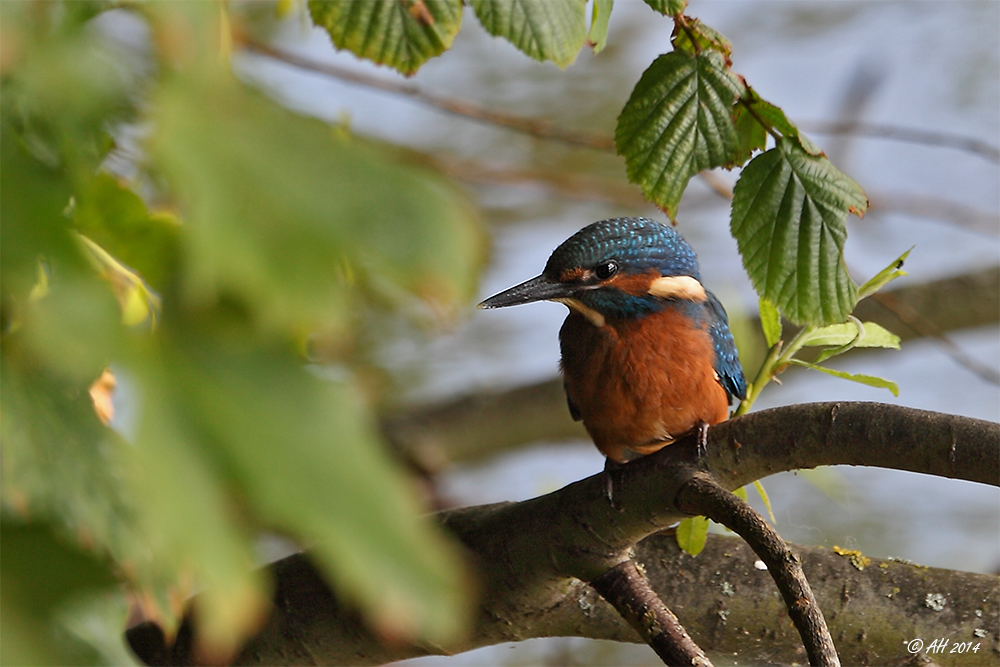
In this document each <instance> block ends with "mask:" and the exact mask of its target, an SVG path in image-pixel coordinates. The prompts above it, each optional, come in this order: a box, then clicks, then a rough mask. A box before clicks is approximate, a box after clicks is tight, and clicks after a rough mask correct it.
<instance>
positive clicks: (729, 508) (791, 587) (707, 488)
mask: <svg viewBox="0 0 1000 667" xmlns="http://www.w3.org/2000/svg"><path fill="white" fill-rule="evenodd" d="M676 502H677V507H678V509H681V510H683V511H685V512H688V513H690V514H702V515H705V516H707V517H708V518H710V519H712V520H713V521H715V522H717V523H721V524H722V525H724V526H726V527H727V528H729V529H730V530H732V531H734V532H736V533H737V534H739V536H740V537H742V538H743V539H744V540H746V541H747V544H749V545H750V548H752V549H753V550H754V553H756V554H757V555H758V556H759V557H760V559H761V560H763V561H764V564H765V565H767V571H768V573H769V574H770V575H771V577H772V578H773V579H774V583H775V584H777V586H778V590H780V591H781V596H782V597H783V598H784V599H785V605H786V606H787V607H788V615H789V616H790V617H791V619H792V622H793V623H795V627H796V628H797V629H798V631H799V635H801V637H802V643H803V644H804V645H805V648H806V654H807V655H808V656H809V664H811V665H824V666H829V667H839V665H840V659H839V658H838V657H837V650H836V648H835V647H834V645H833V638H832V637H831V636H830V630H829V629H828V628H827V627H826V619H824V618H823V612H822V611H820V608H819V605H818V604H817V602H816V597H815V596H814V595H813V592H812V588H811V587H810V586H809V582H808V581H807V580H806V577H805V574H803V572H802V564H801V562H800V561H799V558H798V556H796V555H795V553H794V552H792V550H791V549H789V548H788V545H787V544H785V541H784V540H782V539H781V537H780V536H779V535H778V533H777V532H775V531H774V529H773V528H771V526H770V525H768V523H767V522H766V521H765V520H764V517H762V516H761V515H760V514H758V513H757V512H756V511H755V510H754V509H753V508H752V507H750V505H748V504H747V503H745V502H744V501H742V500H740V499H739V498H738V497H736V496H735V495H733V494H732V493H730V492H729V491H727V490H726V489H724V488H722V487H721V486H719V484H718V483H717V482H715V480H713V479H712V478H710V477H708V476H706V475H698V476H696V477H695V478H694V479H692V480H691V481H690V482H688V483H687V484H685V485H684V486H683V487H682V488H681V490H680V492H678V494H677V501H676Z"/></svg>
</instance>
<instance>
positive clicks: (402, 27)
mask: <svg viewBox="0 0 1000 667" xmlns="http://www.w3.org/2000/svg"><path fill="white" fill-rule="evenodd" d="M309 13H310V14H311V15H312V19H313V22H315V24H316V25H317V26H319V27H321V28H325V29H326V31H327V32H328V33H329V34H330V39H331V40H332V41H333V44H334V46H336V47H337V48H338V49H347V50H348V51H351V52H352V53H354V54H356V55H358V56H360V57H362V58H367V59H368V60H371V61H372V62H375V63H378V64H379V65H388V66H389V67H392V68H393V69H396V70H399V71H400V72H402V73H403V74H406V75H407V76H409V75H411V74H413V73H415V72H416V71H417V70H418V69H419V68H420V66H421V65H423V64H424V63H425V62H427V61H428V60H429V59H431V58H433V57H434V56H437V55H440V54H442V53H444V52H445V51H447V50H448V49H449V48H451V43H452V41H454V39H455V35H456V34H458V29H459V28H460V27H461V25H462V1H461V0H404V1H400V0H309Z"/></svg>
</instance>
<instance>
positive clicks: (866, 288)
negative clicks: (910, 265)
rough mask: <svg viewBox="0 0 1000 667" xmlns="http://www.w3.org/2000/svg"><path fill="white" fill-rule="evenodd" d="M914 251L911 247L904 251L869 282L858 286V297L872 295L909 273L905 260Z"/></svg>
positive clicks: (862, 297)
mask: <svg viewBox="0 0 1000 667" xmlns="http://www.w3.org/2000/svg"><path fill="white" fill-rule="evenodd" d="M912 251H913V248H910V249H909V250H907V251H906V252H904V253H903V254H902V255H900V256H899V257H897V258H896V259H895V260H893V262H892V264H890V265H889V266H887V267H885V268H884V269H882V270H881V271H879V272H878V273H876V274H875V275H874V276H873V277H872V278H871V279H870V280H869V281H868V282H866V283H865V284H864V285H862V286H861V287H860V288H858V299H859V300H860V299H864V298H865V297H867V296H871V295H872V294H874V293H875V292H877V291H879V290H880V289H882V288H883V287H885V286H886V285H887V284H888V283H890V282H892V281H893V280H895V279H896V278H901V277H903V276H905V275H907V274H906V271H903V262H905V261H906V258H907V256H908V255H909V254H910V253H911V252H912Z"/></svg>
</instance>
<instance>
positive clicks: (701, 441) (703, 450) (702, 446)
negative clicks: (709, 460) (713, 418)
mask: <svg viewBox="0 0 1000 667" xmlns="http://www.w3.org/2000/svg"><path fill="white" fill-rule="evenodd" d="M695 429H696V430H697V441H698V450H697V453H698V459H699V460H700V459H701V458H702V457H703V456H705V454H707V453H708V422H698V425H697V426H695Z"/></svg>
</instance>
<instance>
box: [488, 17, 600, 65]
mask: <svg viewBox="0 0 1000 667" xmlns="http://www.w3.org/2000/svg"><path fill="white" fill-rule="evenodd" d="M470 4H471V5H472V9H473V11H475V12H476V17H477V18H478V19H479V22H480V23H481V24H482V25H483V27H484V28H485V29H486V32H488V33H490V34H491V35H494V36H496V37H503V38H504V39H506V40H508V41H509V42H510V43H511V44H513V45H514V46H516V47H517V48H518V50H520V51H522V52H523V53H525V54H526V55H528V56H530V57H532V58H534V59H535V60H542V61H545V60H551V61H552V62H554V63H555V64H556V65H558V66H559V67H562V68H565V67H567V66H568V65H570V64H571V63H572V62H573V61H574V60H576V56H577V54H578V53H580V49H581V48H583V45H584V44H585V43H586V42H587V13H586V9H587V3H586V0H546V1H545V2H535V1H534V0H470ZM595 11H596V10H595Z"/></svg>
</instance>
